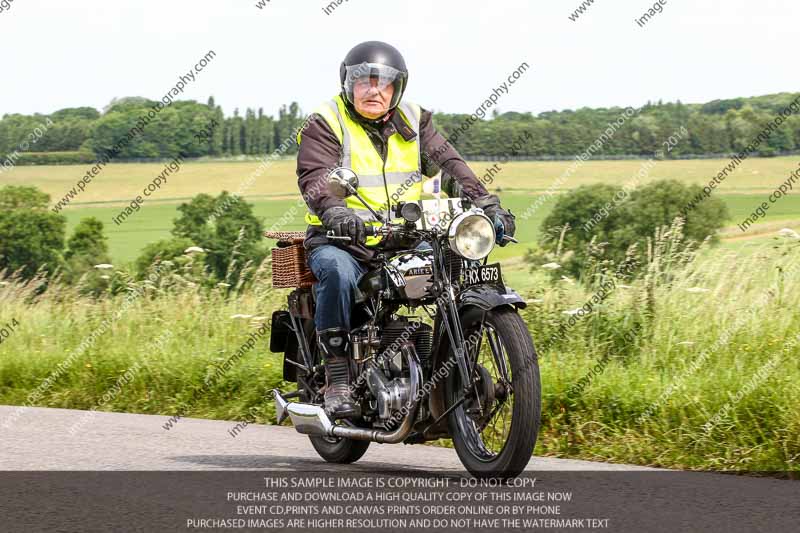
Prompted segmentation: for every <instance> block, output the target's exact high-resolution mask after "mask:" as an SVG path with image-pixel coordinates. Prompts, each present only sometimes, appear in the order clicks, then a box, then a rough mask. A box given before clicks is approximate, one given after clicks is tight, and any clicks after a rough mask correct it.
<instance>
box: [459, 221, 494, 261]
mask: <svg viewBox="0 0 800 533" xmlns="http://www.w3.org/2000/svg"><path fill="white" fill-rule="evenodd" d="M472 217H480V218H482V219H483V220H485V221H486V224H488V227H489V228H490V229H491V234H492V238H491V239H490V241H489V246H488V249H487V250H482V251H481V254H471V255H469V254H466V253H464V250H462V249H460V248H459V246H458V229H459V228H460V227H462V226H463V223H464V222H465V221H466V220H467V219H469V218H472ZM447 240H448V242H449V243H450V249H451V250H453V251H454V252H455V253H457V254H458V255H460V256H461V257H464V258H465V259H471V260H474V261H477V260H480V259H484V258H486V257H488V256H489V254H490V253H492V250H494V244H495V242H494V224H493V223H492V221H491V219H490V218H489V217H487V216H486V215H485V214H483V212H482V211H477V210H470V211H465V212H463V213H461V214H459V215H458V216H456V217H455V218H454V219H453V221H452V222H451V223H450V227H449V228H448V230H447ZM483 251H485V252H486V253H483Z"/></svg>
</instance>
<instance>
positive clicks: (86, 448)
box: [0, 406, 643, 471]
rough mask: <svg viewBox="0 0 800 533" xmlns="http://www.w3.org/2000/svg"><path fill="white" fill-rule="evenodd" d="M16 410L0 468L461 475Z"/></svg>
mask: <svg viewBox="0 0 800 533" xmlns="http://www.w3.org/2000/svg"><path fill="white" fill-rule="evenodd" d="M14 410H16V407H9V406H0V438H1V439H2V455H0V470H219V469H227V470H250V469H259V470H261V469H269V470H295V469H299V470H306V469H308V468H314V469H317V468H319V469H326V470H327V469H334V470H338V469H342V468H344V469H346V470H350V469H353V468H354V467H357V468H358V469H359V470H365V471H379V470H381V469H392V470H396V469H398V468H400V469H408V470H412V471H413V470H414V469H421V470H424V471H429V470H442V471H448V470H449V471H459V470H463V467H462V466H461V463H460V462H459V460H458V456H457V455H456V452H455V450H453V449H452V448H438V447H433V446H424V445H414V446H406V445H402V444H399V445H397V444H394V445H390V444H374V443H373V444H371V445H370V448H369V450H368V451H367V453H366V454H365V455H364V457H362V458H361V459H360V460H359V461H358V462H357V463H355V465H349V466H347V467H341V466H338V465H332V464H329V463H326V462H324V461H323V460H322V459H321V458H320V457H319V455H317V452H316V451H314V448H312V446H311V443H310V442H309V440H308V437H306V436H304V435H300V434H299V433H297V432H296V431H294V429H293V428H292V427H291V426H289V425H288V424H289V423H288V422H284V424H285V425H284V426H264V425H253V424H251V425H248V426H247V427H246V428H244V429H243V430H242V431H241V432H239V433H237V434H236V436H235V437H233V436H231V434H230V433H229V430H232V429H233V428H234V426H235V425H236V424H237V422H226V421H220V420H202V419H196V418H183V419H181V420H180V421H179V422H178V423H177V424H175V425H174V426H173V427H172V428H171V429H170V430H165V429H164V428H163V425H164V424H165V423H166V422H167V420H168V417H166V416H154V415H137V414H127V413H104V412H95V413H93V414H91V415H88V414H86V413H87V412H85V411H75V410H71V409H45V408H38V407H32V408H28V409H26V410H25V411H24V412H23V414H22V415H20V416H19V418H18V419H16V420H15V421H14V422H13V424H11V425H10V427H9V428H8V429H3V422H4V421H5V420H6V419H7V417H9V416H10V415H11V414H12V413H13V412H14ZM73 428H74V430H73ZM528 469H529V470H531V471H541V470H559V471H564V470H570V471H572V470H615V471H616V470H643V468H642V467H637V466H627V465H613V464H606V463H594V462H589V461H573V460H569V459H551V458H544V457H534V458H533V459H532V460H531V462H530V463H529V465H528Z"/></svg>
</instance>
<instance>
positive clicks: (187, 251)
mask: <svg viewBox="0 0 800 533" xmlns="http://www.w3.org/2000/svg"><path fill="white" fill-rule="evenodd" d="M183 253H185V254H194V253H199V254H202V253H205V250H203V249H202V248H200V247H199V246H190V247H188V248H187V249H185V250H184V251H183Z"/></svg>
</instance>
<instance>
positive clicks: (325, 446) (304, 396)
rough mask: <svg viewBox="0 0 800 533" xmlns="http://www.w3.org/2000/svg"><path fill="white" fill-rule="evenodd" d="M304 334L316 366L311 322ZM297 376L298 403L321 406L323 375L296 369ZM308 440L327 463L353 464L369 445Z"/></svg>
mask: <svg viewBox="0 0 800 533" xmlns="http://www.w3.org/2000/svg"><path fill="white" fill-rule="evenodd" d="M309 322H310V321H309ZM309 329H310V332H309ZM306 332H307V338H308V346H309V348H310V349H311V353H312V354H313V356H314V364H315V365H317V364H319V362H320V361H321V358H320V355H319V351H318V350H317V336H316V333H315V331H314V325H313V322H311V323H310V328H309V327H308V325H307V327H306ZM297 376H298V387H299V388H300V401H301V402H303V403H316V404H321V403H322V401H323V396H322V393H321V392H320V389H321V388H322V387H324V386H325V377H324V375H323V376H308V375H306V373H305V372H304V371H302V370H300V369H298V370H297ZM303 382H305V384H306V386H305V387H304V386H303V385H302V383H303ZM308 438H309V440H310V441H311V445H312V446H314V449H315V450H317V453H318V454H319V455H320V457H322V458H323V459H325V460H326V461H327V462H329V463H340V464H348V463H354V462H356V461H358V460H359V459H361V457H362V456H363V455H364V454H365V453H366V452H367V448H369V444H370V441H368V440H352V439H343V438H341V437H327V436H326V437H317V436H311V435H309V437H308Z"/></svg>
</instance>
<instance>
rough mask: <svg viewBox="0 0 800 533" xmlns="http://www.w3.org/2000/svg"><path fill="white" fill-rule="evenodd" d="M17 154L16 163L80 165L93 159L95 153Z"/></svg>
mask: <svg viewBox="0 0 800 533" xmlns="http://www.w3.org/2000/svg"><path fill="white" fill-rule="evenodd" d="M19 155H20V157H19V159H17V161H16V164H17V165H80V164H85V163H93V162H94V161H95V155H94V154H93V153H92V152H88V151H77V152H22V153H20V154H19Z"/></svg>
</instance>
